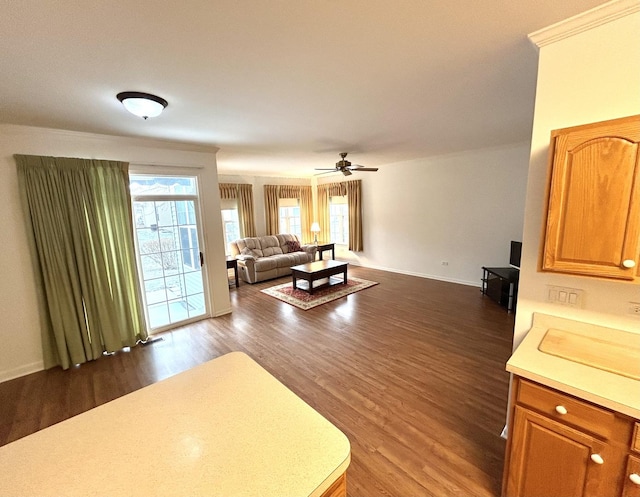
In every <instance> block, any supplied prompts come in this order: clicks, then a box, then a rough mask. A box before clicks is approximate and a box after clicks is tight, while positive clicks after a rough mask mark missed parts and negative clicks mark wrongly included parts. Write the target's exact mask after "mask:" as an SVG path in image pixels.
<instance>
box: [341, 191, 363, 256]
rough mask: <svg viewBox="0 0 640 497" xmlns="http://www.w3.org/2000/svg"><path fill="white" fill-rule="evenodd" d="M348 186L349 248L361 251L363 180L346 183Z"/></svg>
mask: <svg viewBox="0 0 640 497" xmlns="http://www.w3.org/2000/svg"><path fill="white" fill-rule="evenodd" d="M345 185H346V187H347V203H348V204H349V250H353V251H354V252H361V251H362V247H363V243H362V186H361V185H362V181H361V180H359V179H358V180H354V181H347V182H346V183H345Z"/></svg>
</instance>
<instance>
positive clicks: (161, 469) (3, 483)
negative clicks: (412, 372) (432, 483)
mask: <svg viewBox="0 0 640 497" xmlns="http://www.w3.org/2000/svg"><path fill="white" fill-rule="evenodd" d="M349 462H350V445H349V441H348V440H347V438H346V436H345V435H344V434H343V433H342V432H341V431H340V430H338V429H337V428H336V427H335V426H333V425H332V424H331V423H329V421H327V420H326V419H325V418H323V417H322V416H321V415H320V414H318V412H316V411H315V410H314V409H312V408H311V407H310V406H309V405H308V404H306V403H305V402H304V401H302V400H301V399H300V398H299V397H297V396H296V395H295V394H294V393H293V392H291V391H290V390H289V389H288V388H286V387H285V386H284V385H283V384H282V383H280V382H279V381H278V380H277V379H275V378H274V377H273V376H271V375H270V374H269V373H268V372H267V371H265V370H264V369H263V368H262V367H260V366H259V365H258V364H257V363H256V362H254V361H253V360H252V359H251V358H249V357H248V356H247V355H245V354H243V353H240V352H232V353H230V354H227V355H225V356H222V357H219V358H217V359H214V360H212V361H209V362H207V363H205V364H202V365H200V366H198V367H196V368H193V369H191V370H189V371H186V372H184V373H181V374H179V375H177V376H173V377H171V378H168V379H166V380H163V381H161V382H158V383H155V384H153V385H150V386H148V387H145V388H143V389H141V390H138V391H136V392H133V393H131V394H129V395H125V396H124V397H121V398H118V399H116V400H114V401H112V402H109V403H107V404H104V405H102V406H99V407H96V408H95V409H92V410H90V411H87V412H85V413H83V414H80V415H78V416H76V417H73V418H70V419H68V420H66V421H63V422H61V423H59V424H57V425H54V426H51V427H49V428H46V429H44V430H42V431H39V432H37V433H34V434H32V435H29V436H27V437H25V438H22V439H20V440H17V441H15V442H13V443H10V444H8V445H6V446H4V447H0V494H1V495H12V496H18V495H19V496H22V497H27V496H45V495H55V496H82V497H88V496H94V495H105V496H107V495H108V496H110V497H115V496H127V497H130V496H132V495H135V496H137V497H143V496H153V497H161V496H178V495H184V496H200V495H207V496H224V497H231V496H253V497H256V496H260V497H269V496H273V497H283V496H318V495H321V494H322V493H323V492H324V491H325V490H326V489H327V488H328V487H329V486H330V485H331V483H333V482H334V481H335V480H336V479H337V478H338V477H339V476H340V475H342V474H343V473H344V472H345V471H346V469H347V467H348V466H349Z"/></svg>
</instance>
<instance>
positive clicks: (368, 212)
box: [333, 143, 529, 286]
mask: <svg viewBox="0 0 640 497" xmlns="http://www.w3.org/2000/svg"><path fill="white" fill-rule="evenodd" d="M528 156H529V146H528V144H525V143H523V144H514V145H511V146H507V147H501V148H491V149H482V150H471V151H467V152H464V153H459V154H452V155H446V156H441V157H432V158H425V159H419V160H412V161H407V162H400V163H395V164H387V165H383V166H380V168H379V171H378V172H377V173H355V174H357V175H358V176H357V177H358V179H361V180H362V189H363V192H362V193H363V204H364V212H363V236H364V251H363V252H359V253H356V254H349V253H345V252H342V251H341V252H339V255H340V256H341V258H343V259H346V260H351V261H353V262H356V263H359V264H362V265H363V266H368V267H374V268H379V269H387V270H391V271H396V272H401V273H406V274H413V275H417V276H422V277H428V278H435V279H441V280H445V281H452V282H457V283H463V284H468V285H476V286H480V279H481V277H482V269H481V268H482V266H507V265H508V263H509V247H510V243H509V242H510V241H511V240H521V239H522V225H523V215H524V195H525V190H526V178H527V163H528ZM354 176H355V175H354ZM354 176H351V177H350V178H349V179H351V178H353V177H354ZM333 181H340V179H333ZM443 261H446V262H448V265H447V266H443V265H442V262H443Z"/></svg>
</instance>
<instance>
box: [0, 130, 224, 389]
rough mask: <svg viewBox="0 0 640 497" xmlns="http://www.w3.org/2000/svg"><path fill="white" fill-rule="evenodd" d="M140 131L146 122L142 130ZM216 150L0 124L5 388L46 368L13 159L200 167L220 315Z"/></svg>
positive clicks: (0, 372)
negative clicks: (22, 156) (41, 157)
mask: <svg viewBox="0 0 640 497" xmlns="http://www.w3.org/2000/svg"><path fill="white" fill-rule="evenodd" d="M141 124H142V123H141ZM216 151H217V149H216V148H214V147H211V148H204V147H194V146H189V145H184V144H179V143H171V142H163V141H155V140H138V139H132V138H123V137H114V136H104V135H93V134H87V133H76V132H69V131H59V130H49V129H42V128H31V127H25V126H12V125H0V209H1V210H0V212H2V215H1V216H0V236H1V237H2V254H3V257H2V258H0V275H2V277H1V278H0V316H2V320H1V321H0V344H1V345H0V381H3V380H7V379H10V378H14V377H17V376H21V375H24V374H27V373H30V372H33V371H37V370H40V369H42V368H43V362H42V349H41V340H40V333H41V326H40V314H39V311H38V306H37V300H36V287H35V280H34V277H33V268H32V265H31V259H30V252H29V248H28V244H27V236H26V230H25V227H24V221H23V220H24V217H23V212H22V207H21V203H20V197H19V192H18V179H17V170H16V164H15V160H14V159H13V154H32V155H50V156H59V157H82V158H97V159H111V160H121V161H126V162H130V163H132V164H133V163H137V164H150V165H156V166H173V167H185V166H187V167H192V168H198V169H199V170H200V171H201V172H200V177H201V179H202V182H203V186H204V189H205V190H209V192H212V193H213V194H207V195H202V197H201V202H202V205H201V206H202V210H203V214H204V216H203V218H204V219H203V224H204V226H203V228H204V232H205V239H204V244H205V249H206V250H205V257H206V263H207V264H206V266H207V267H208V278H209V285H210V288H211V304H212V312H213V314H214V315H221V314H225V313H228V312H230V310H231V307H230V303H229V289H228V286H227V275H226V273H227V271H226V265H225V262H224V240H223V238H222V223H221V219H220V196H219V193H218V183H217V171H216Z"/></svg>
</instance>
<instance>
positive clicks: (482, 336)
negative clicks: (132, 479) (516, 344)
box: [0, 268, 513, 497]
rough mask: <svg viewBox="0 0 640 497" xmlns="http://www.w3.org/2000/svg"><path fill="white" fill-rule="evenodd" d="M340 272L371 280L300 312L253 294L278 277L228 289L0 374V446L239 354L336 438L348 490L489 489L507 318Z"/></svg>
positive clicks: (479, 301)
mask: <svg viewBox="0 0 640 497" xmlns="http://www.w3.org/2000/svg"><path fill="white" fill-rule="evenodd" d="M350 274H353V275H354V276H357V277H360V278H365V279H370V280H374V281H378V282H379V283H380V284H379V285H377V286H375V287H372V288H369V289H367V290H364V291H362V292H359V293H356V294H352V295H349V296H348V297H346V298H343V299H341V300H338V301H334V302H331V303H329V304H325V305H322V306H320V307H317V308H315V309H311V310H309V311H301V310H299V309H296V308H294V307H292V306H290V305H288V304H285V303H282V302H280V301H278V300H276V299H274V298H272V297H269V296H267V295H265V294H263V293H260V292H259V290H260V289H261V288H265V287H268V286H271V285H274V284H277V283H282V282H284V281H286V280H277V281H275V282H274V281H270V282H265V283H261V284H258V285H252V286H250V285H246V284H241V286H240V288H238V289H235V288H234V289H231V290H230V292H231V299H232V306H233V309H234V312H233V314H231V315H228V316H223V317H220V318H217V319H209V320H205V321H201V322H199V323H196V324H194V325H190V326H187V327H184V328H181V329H177V330H174V331H172V332H168V333H165V334H164V335H163V336H164V341H162V342H157V343H154V344H153V345H148V346H146V347H143V346H138V347H136V348H134V349H132V350H131V351H130V352H128V353H125V352H120V353H117V354H116V355H114V356H111V357H104V358H102V359H100V360H98V361H94V362H92V363H88V364H85V365H83V366H81V367H80V368H77V369H72V370H69V371H62V370H60V369H58V368H56V369H53V370H49V371H43V372H39V373H35V374H31V375H28V376H25V377H22V378H18V379H15V380H12V381H8V382H5V383H2V384H0V445H4V444H6V443H9V442H11V441H13V440H16V439H18V438H20V437H24V436H26V435H28V434H30V433H33V432H35V431H37V430H39V429H42V428H45V427H47V426H50V425H52V424H54V423H57V422H59V421H62V420H64V419H66V418H69V417H71V416H74V415H76V414H79V413H81V412H83V411H86V410H88V409H91V408H93V407H95V406H97V405H100V404H103V403H105V402H108V401H110V400H112V399H115V398H117V397H120V396H122V395H124V394H126V393H129V392H132V391H134V390H137V389H139V388H141V387H144V386H146V385H149V384H151V383H153V382H156V381H159V380H162V379H163V378H167V377H169V376H171V375H174V374H177V373H179V372H181V371H184V370H186V369H189V368H191V367H193V366H194V365H197V364H200V363H202V362H204V361H207V360H209V359H212V358H215V357H218V356H220V355H222V354H224V353H226V352H230V351H233V350H241V351H244V352H246V353H247V354H249V355H250V356H252V357H253V358H254V359H255V360H256V361H258V362H259V363H260V364H261V365H262V366H263V367H265V368H266V369H267V370H269V371H270V372H271V373H272V374H273V375H274V376H276V377H277V378H278V379H280V380H281V381H282V382H283V383H284V384H286V385H287V386H288V387H289V388H291V389H292V390H293V391H294V392H296V393H297V394H298V395H299V396H300V397H302V398H303V399H304V400H305V401H307V402H308V403H309V404H311V405H312V406H313V407H314V408H315V409H317V410H318V411H319V412H320V413H322V414H323V415H324V416H325V417H326V418H327V419H329V420H330V421H331V422H333V423H334V424H335V425H336V426H337V427H338V428H340V429H341V430H342V431H343V432H344V433H345V434H346V435H347V436H348V438H349V440H350V441H351V446H352V462H351V466H350V467H349V470H348V472H347V476H348V492H349V495H350V496H352V497H354V496H431V495H433V496H449V495H451V496H453V495H455V496H477V497H480V496H495V495H499V494H500V481H501V477H502V464H503V452H504V440H502V439H501V438H500V437H499V433H500V431H501V430H502V427H503V425H504V421H505V413H506V407H507V406H506V403H507V389H508V379H509V377H508V374H507V373H506V372H505V371H504V366H505V362H506V360H507V359H508V357H509V355H510V351H511V340H512V330H513V317H512V316H511V315H508V314H507V313H506V312H505V310H504V309H502V308H501V307H499V306H497V305H496V304H495V303H494V302H492V301H490V300H489V299H488V298H487V297H483V296H482V295H481V293H480V291H479V289H478V288H474V287H468V286H463V285H455V284H451V283H445V282H439V281H434V280H428V279H423V278H416V277H412V276H405V275H399V274H393V273H387V272H383V271H376V270H371V269H365V268H352V270H350ZM153 415H154V413H149V416H153ZM140 423H142V424H144V420H140ZM141 462H142V463H144V461H141ZM143 474H144V472H141V475H143Z"/></svg>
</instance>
